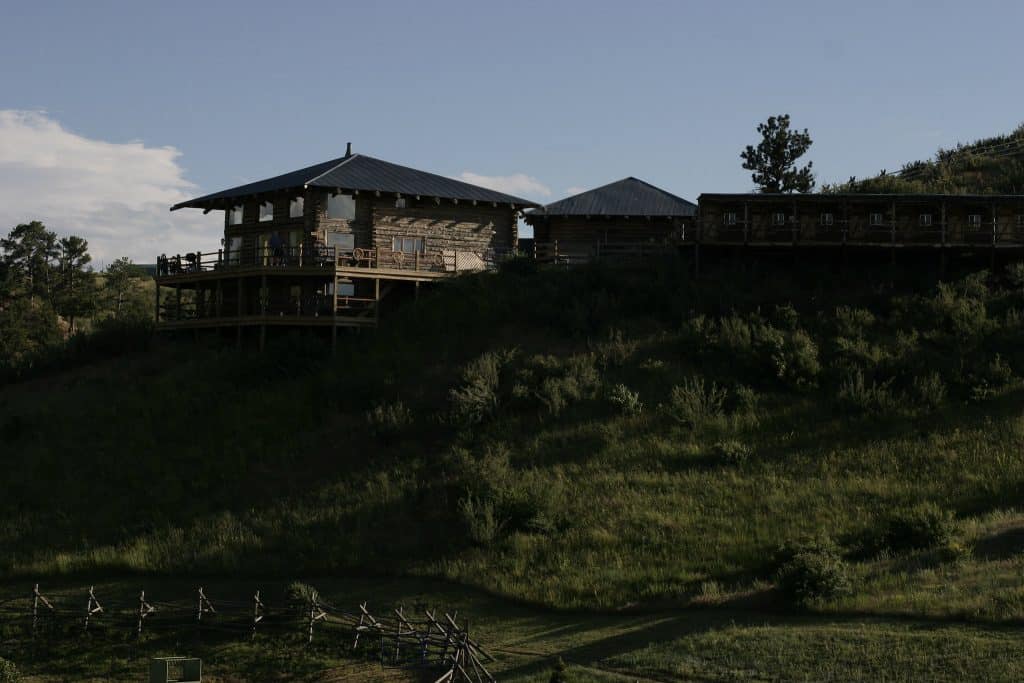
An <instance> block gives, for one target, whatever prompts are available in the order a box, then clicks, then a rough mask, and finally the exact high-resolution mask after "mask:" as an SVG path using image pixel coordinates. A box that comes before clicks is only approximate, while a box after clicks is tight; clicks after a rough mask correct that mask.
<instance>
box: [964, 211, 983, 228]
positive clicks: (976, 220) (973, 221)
mask: <svg viewBox="0 0 1024 683" xmlns="http://www.w3.org/2000/svg"><path fill="white" fill-rule="evenodd" d="M967 225H968V226H970V227H972V228H980V227H981V214H980V213H972V214H970V215H969V216H967Z"/></svg>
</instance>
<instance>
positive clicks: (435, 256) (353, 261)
mask: <svg viewBox="0 0 1024 683" xmlns="http://www.w3.org/2000/svg"><path fill="white" fill-rule="evenodd" d="M512 256H514V252H513V251H512V250H511V249H484V250H482V251H469V250H464V249H440V250H437V251H431V252H429V253H421V252H418V251H417V252H406V251H396V250H393V249H386V248H382V247H369V248H355V249H348V250H342V251H338V256H337V263H338V265H339V266H347V267H350V268H373V269H384V270H407V271H413V272H432V273H457V272H463V271H473V270H493V269H494V268H496V267H497V266H498V264H499V263H501V261H503V260H505V259H507V258H510V257H512Z"/></svg>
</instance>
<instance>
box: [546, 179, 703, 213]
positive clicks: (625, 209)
mask: <svg viewBox="0 0 1024 683" xmlns="http://www.w3.org/2000/svg"><path fill="white" fill-rule="evenodd" d="M696 213H697V205H696V204H694V203H693V202H688V201H686V200H685V199H683V198H682V197H677V196H676V195H674V194H672V193H671V192H666V191H665V190H662V189H661V188H659V187H655V186H654V185H651V184H650V183H645V182H644V181H642V180H639V179H637V178H633V177H632V176H631V177H629V178H623V179H622V180H619V181H616V182H614V183H609V184H607V185H602V186H601V187H598V188H595V189H593V190H588V191H587V192H582V193H580V194H577V195H573V196H572V197H567V198H566V199H562V200H561V201H557V202H554V203H552V204H548V205H547V206H543V207H541V208H539V209H536V210H535V211H531V212H530V213H529V214H528V216H533V217H537V218H539V217H543V216H637V217H645V216H652V217H653V216H681V217H690V216H693V215H695V214H696Z"/></svg>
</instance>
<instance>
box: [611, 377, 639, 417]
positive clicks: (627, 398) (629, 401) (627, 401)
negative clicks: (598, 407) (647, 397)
mask: <svg viewBox="0 0 1024 683" xmlns="http://www.w3.org/2000/svg"><path fill="white" fill-rule="evenodd" d="M608 402H609V403H611V404H612V405H613V406H615V408H616V410H618V411H619V412H620V413H622V414H623V415H629V416H636V415H639V414H640V413H642V412H643V411H644V404H643V402H642V401H641V400H640V394H639V393H638V392H636V391H630V389H629V387H627V386H626V385H625V384H616V385H615V386H613V387H612V388H611V389H610V390H609V391H608Z"/></svg>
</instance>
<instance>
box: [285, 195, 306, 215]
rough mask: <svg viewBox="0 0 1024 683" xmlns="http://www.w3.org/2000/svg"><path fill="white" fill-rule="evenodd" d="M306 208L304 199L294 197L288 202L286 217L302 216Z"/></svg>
mask: <svg viewBox="0 0 1024 683" xmlns="http://www.w3.org/2000/svg"><path fill="white" fill-rule="evenodd" d="M305 210H306V200H305V199H303V198H302V197H296V198H295V199H293V200H291V201H290V202H289V203H288V218H302V215H303V213H305Z"/></svg>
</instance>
